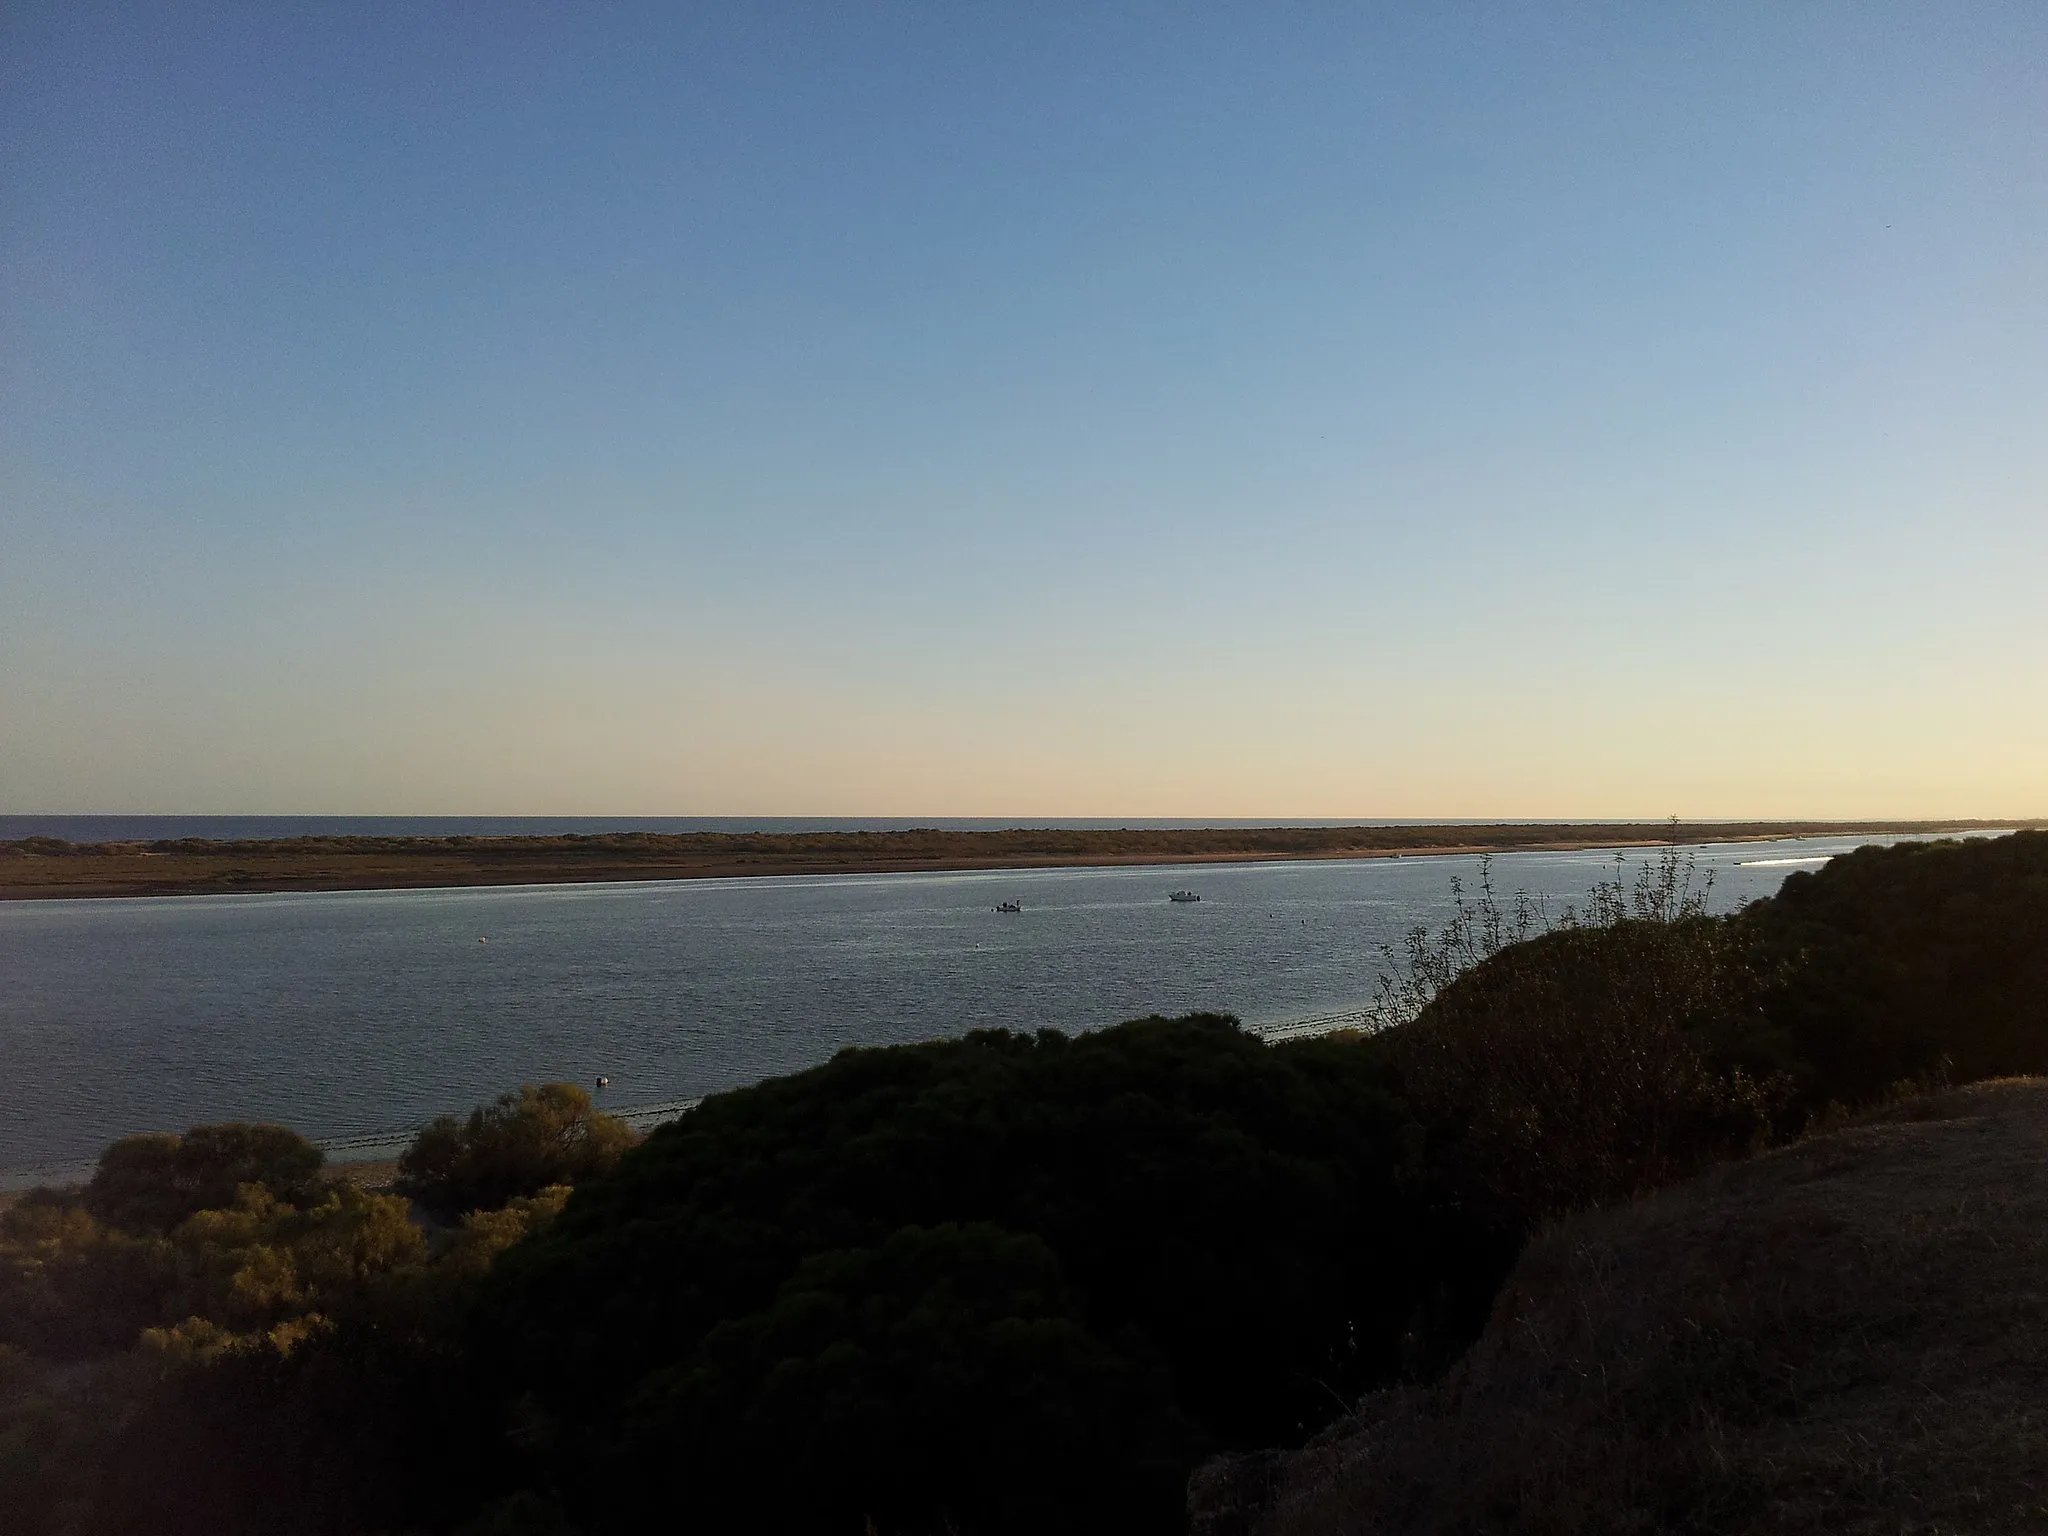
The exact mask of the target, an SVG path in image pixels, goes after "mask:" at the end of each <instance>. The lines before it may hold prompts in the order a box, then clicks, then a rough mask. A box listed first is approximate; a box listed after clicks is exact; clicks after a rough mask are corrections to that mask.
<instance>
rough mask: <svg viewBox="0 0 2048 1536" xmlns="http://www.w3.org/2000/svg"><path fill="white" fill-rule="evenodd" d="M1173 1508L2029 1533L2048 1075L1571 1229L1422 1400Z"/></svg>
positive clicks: (1242, 1470)
mask: <svg viewBox="0 0 2048 1536" xmlns="http://www.w3.org/2000/svg"><path fill="white" fill-rule="evenodd" d="M1191 1505H1192V1507H1193V1510H1194V1513H1195V1520H1194V1526H1193V1529H1194V1531H1195V1532H1196V1536H1235V1533H1238V1532H1258V1533H1260V1536H1307V1533H1315V1536H1330V1533H1338V1532H1346V1533H1349V1532H1368V1531H1370V1532H1388V1533H1393V1532H1400V1533H1419V1532H1452V1531H1459V1532H1466V1531H1469V1532H1482V1531H1484V1532H1517V1533H1520V1532H1529V1533H1534V1532H1545V1533H1549V1532H1557V1533H1564V1532H1578V1531H1585V1532H1620V1531H1629V1532H1652V1531H1682V1532H1794V1531H1798V1532H1809V1531H1837V1532H1848V1531H1854V1532H1872V1533H1875V1532H1879V1531H1882V1532H1886V1533H1899V1532H1907V1531H1912V1532H1928V1533H1933V1532H1992V1531H2048V1080H2043V1079H2028V1080H2020V1081H2008V1082H2001V1083H1989V1084H1982V1085H1979V1086H1976V1087H1972V1088H1968V1089H1962V1090H1957V1091H1954V1092H1950V1093H1946V1094H1942V1095H1937V1096H1935V1097H1932V1098H1928V1099H1919V1100H1914V1101H1911V1102H1909V1103H1906V1104H1903V1105H1900V1106H1898V1107H1897V1108H1895V1109H1893V1110H1892V1111H1889V1112H1888V1113H1886V1114H1885V1115H1883V1116H1881V1117H1875V1118H1872V1119H1868V1120H1864V1121H1862V1122H1859V1123H1858V1124H1856V1125H1855V1126H1853V1127H1851V1128H1848V1129H1844V1130H1841V1131H1837V1132H1834V1133H1832V1134H1829V1135H1825V1136H1820V1137H1816V1138H1813V1139H1811V1140H1809V1141H1806V1142H1803V1143H1801V1144H1799V1145H1797V1146H1793V1147H1789V1148H1786V1149H1784V1150H1781V1151H1778V1152H1774V1153H1771V1154H1769V1155H1767V1156H1764V1157H1760V1158H1756V1159H1754V1160H1752V1161H1749V1162H1745V1163H1739V1164H1733V1165H1730V1166H1727V1167H1724V1168H1720V1169H1716V1170H1714V1171H1713V1172H1711V1173H1710V1174H1708V1175H1706V1176H1704V1177H1702V1178H1700V1179H1697V1180H1695V1181H1693V1182H1691V1183H1689V1184H1685V1185H1681V1186H1678V1187H1676V1188H1674V1189H1672V1190H1669V1191H1666V1192H1665V1193H1663V1194H1661V1195H1659V1196H1656V1197H1654V1198H1652V1199H1649V1200H1646V1201H1643V1202H1640V1203H1638V1204H1636V1205H1632V1206H1628V1207H1623V1208H1619V1209H1616V1210H1612V1211H1605V1212H1598V1213H1594V1214H1592V1215H1589V1216H1586V1217H1582V1218H1579V1219H1576V1220H1574V1221H1573V1222H1570V1223H1568V1224H1566V1225H1565V1226H1564V1227H1562V1228H1561V1229H1559V1230H1557V1231H1555V1232H1553V1233H1551V1234H1550V1235H1548V1236H1547V1237H1545V1238H1543V1239H1541V1240H1539V1241H1538V1242H1537V1243H1535V1244H1534V1245H1532V1247H1531V1248H1530V1251H1529V1252H1528V1253H1527V1254H1526V1255H1525V1256H1524V1258H1523V1261H1522V1263H1521V1264H1520V1265H1519V1267H1518V1268H1517V1269H1516V1271H1515V1273H1514V1275H1513V1277H1512V1278H1511V1279H1510V1281H1509V1283H1508V1286H1507V1288H1506V1289H1505V1290H1504V1291H1503V1293H1502V1295H1501V1298H1500V1300H1499V1302H1498V1304H1497V1306H1496V1309H1495V1312H1494V1316H1493V1320H1492V1322H1491V1323H1490V1324H1489V1326H1488V1329H1487V1332H1486V1335H1485V1337H1484V1338H1483V1339H1482V1340H1481V1341H1480V1343H1479V1344H1478V1345H1477V1346H1476V1347H1475V1348H1474V1350H1473V1351H1472V1353H1471V1354H1470V1355H1469V1356H1468V1357H1467V1359H1466V1361H1465V1362H1464V1363H1463V1364H1462V1365H1461V1366H1460V1367H1459V1368H1458V1369H1457V1370H1456V1371H1455V1372H1453V1374H1452V1375H1451V1377H1450V1378H1448V1379H1447V1380H1446V1381H1445V1382H1444V1383H1443V1384H1442V1385H1441V1386H1439V1387H1437V1388H1435V1389H1432V1390H1427V1391H1423V1390H1404V1391H1400V1392H1393V1393H1386V1394H1382V1395H1380V1396H1378V1397H1375V1398H1372V1399H1369V1400H1368V1401H1367V1403H1366V1404H1365V1405H1364V1406H1363V1408H1362V1410H1361V1412H1360V1413H1359V1415H1358V1416H1357V1418H1356V1419H1355V1420H1354V1421H1352V1422H1351V1423H1349V1424H1348V1425H1346V1426H1343V1427H1342V1428H1340V1429H1339V1430H1338V1431H1334V1432H1332V1434H1330V1435H1328V1436H1326V1437H1325V1441H1324V1443H1323V1444H1321V1445H1319V1446H1316V1447H1312V1448H1311V1449H1309V1450H1307V1451H1303V1452H1300V1453H1298V1454H1295V1455H1293V1456H1291V1457H1270V1458H1247V1459H1243V1460H1240V1461H1237V1462H1234V1463H1222V1464H1215V1465H1212V1466H1210V1467H1208V1468H1205V1469H1203V1471H1202V1472H1201V1473H1199V1474H1197V1476H1196V1479H1195V1483H1194V1487H1193V1489H1192V1491H1191ZM1262 1506H1263V1512H1261V1507H1262Z"/></svg>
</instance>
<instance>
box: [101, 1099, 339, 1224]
mask: <svg viewBox="0 0 2048 1536" xmlns="http://www.w3.org/2000/svg"><path fill="white" fill-rule="evenodd" d="M324 1157H325V1154H324V1153H322V1152H321V1150H320V1149H319V1148H318V1147H316V1146H314V1145H313V1144H312V1143H311V1142H310V1141H308V1140H306V1138H305V1137H303V1136H301V1135H299V1134H298V1133H297V1132H296V1131H290V1130H287V1129H285V1128H284V1127H283V1126H281V1125H240V1124H229V1125H195V1126H193V1127H192V1129H190V1130H189V1131H187V1132H185V1134H184V1135H182V1136H177V1135H169V1134H154V1135H142V1136H124V1137H122V1138H121V1139H120V1140H119V1141H117V1142H115V1143H114V1144H113V1145H112V1146H110V1147H108V1148H107V1149H106V1151H104V1152H102V1153H101V1154H100V1160H99V1166H98V1168H97V1169H96V1170H95V1171H94V1173H93V1177H92V1182H91V1183H90V1184H88V1185H87V1186H86V1190H85V1204H86V1208H87V1209H88V1210H90V1211H91V1212H92V1213H93V1214H94V1215H95V1216H97V1217H98V1218H99V1219H100V1220H101V1221H104V1222H106V1223H108V1224H109V1225H110V1226H116V1227H121V1228H123V1229H125V1230H128V1231H134V1232H168V1231H169V1230H170V1229H171V1228H172V1227H175V1226H176V1225H177V1224H178V1223H179V1222H181V1221H183V1220H184V1219H185V1218H186V1217H188V1216H190V1215H191V1214H192V1213H193V1212H194V1211H203V1210H217V1209H224V1208H225V1207H227V1206H231V1205H233V1204H234V1203H235V1191H236V1190H237V1189H239V1188H240V1187H241V1186H242V1185H244V1184H260V1185H262V1186H263V1187H264V1188H265V1189H267V1190H268V1191H269V1192H270V1193H271V1194H272V1195H273V1196H275V1197H276V1198H277V1199H279V1200H282V1201H284V1202H286V1203H287V1204H293V1205H297V1204H303V1203H304V1202H306V1201H307V1200H309V1199H312V1198H314V1197H315V1188H316V1186H317V1184H318V1182H319V1174H320V1165H321V1163H322V1161H323V1160H324Z"/></svg>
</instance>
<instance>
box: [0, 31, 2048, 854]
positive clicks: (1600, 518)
mask: <svg viewBox="0 0 2048 1536" xmlns="http://www.w3.org/2000/svg"><path fill="white" fill-rule="evenodd" d="M2044 81H2048V7H2042V6H2040V5H2038V4H2034V3H2030V0H2022V3H2014V4H2006V5H1997V4H1968V3H1962V0H1958V3H1953V4H1939V5H1935V4H1915V5H1886V4H1881V3H1859V4H1853V5H1827V4H1800V5H1763V4H1755V5H1749V4H1737V5H1720V4H1716V5H1705V4H1700V5H1675V4H1674V5H1659V6H1641V5H1632V6H1623V5H1612V6H1605V5H1575V4H1549V5H1541V6H1530V5H1520V4H1515V5H1510V4H1498V5H1488V4H1459V3H1449V4H1444V5H1431V6H1414V5H1405V4H1403V5H1393V4H1389V5H1333V4H1308V3H1304V4H1288V5H1278V6H1276V5H1270V4H1267V5H1249V4H1247V5H1242V6H1213V5H1202V4H1195V5H1183V4H1174V5H1167V4H1158V5H1136V4H1114V3H1112V4H1088V5H1079V4H1074V5H1066V4H1050V3H1048V4H1034V5H1030V6H1022V5H1008V6H1004V5H988V6H960V5H936V4H934V5H896V4H891V3H887V0H880V3H871V4H865V5H860V6H844V5H817V6H809V5H797V4H741V5H719V6H712V5H671V4H662V5H646V6H627V5H605V4H593V5H576V6H570V5H558V6H540V5H521V4H512V3H507V4H494V5H490V6H476V5H446V4H434V3H419V4H408V5H403V6H400V5H378V4H372V5H295V6H276V5H259V4H249V5H218V6H213V5H186V4H178V3H175V0H174V3H171V4H150V5H143V4H139V3H136V4H128V5H105V4H94V3H91V0H82V3H81V0H65V3H61V4H60V3H54V0H4V4H0V812H6V813H12V814H25V813H64V812H143V813H146V812H167V813H168V812H186V813H202V812H212V813H237V812H243V813H330V814H348V813H359V814H463V813H474V814H499V815H510V814H531V815H663V814H667V815H910V816H915V815H924V814H929V815H945V816H961V815H994V816H1006V815H1017V816H1020V817H1027V816H1028V817H1045V816H1062V815H1065V816H1119V815H1130V816H1152V817H1171V816H1189V817H1260V816H1273V817H1276V818H1278V817H1310V816H1321V817H1345V816H1358V817H1361V818H1365V817H1430V816H1445V817H1472V816H1501V817H1536V816H1553V817H1578V816H1587V817H1607V816H1646V817H1662V816H1666V815H1672V814H1676V815H1681V816H1685V817H1688V818H1694V817H1714V816H1727V817H1751V816H1759V817H1763V816H1773V817H1775V816H1786V817H1810V816H1819V817H1826V816H1839V817H1875V816H1900V817H1905V816H1915V817H1921V816H1925V817H1941V816H1985V817H2001V816H2013V817H2019V816H2039V815H2043V814H2048V599H2044V597H2043V593H2044V591H2048V89H2044V88H2043V85H2044Z"/></svg>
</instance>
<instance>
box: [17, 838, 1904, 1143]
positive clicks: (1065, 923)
mask: <svg viewBox="0 0 2048 1536" xmlns="http://www.w3.org/2000/svg"><path fill="white" fill-rule="evenodd" d="M1858 841H1868V839H1805V840H1800V841H1796V842H1782V843H1748V844H1741V845H1734V846H1724V847H1717V848H1705V849H1701V850H1699V859H1700V865H1701V868H1702V869H1703V870H1708V869H1710V870H1712V871H1713V873H1714V876H1715V886H1714V904H1715V906H1716V907H1717V908H1720V909H1724V910H1725V909H1729V908H1732V907H1734V906H1738V905H1740V904H1742V903H1744V902H1747V901H1749V900H1752V899H1754V898H1756V897H1758V896H1763V895H1768V894H1769V893H1771V892H1772V891H1774V890H1776V889H1777V887H1778V885H1779V883H1780V882H1781V881H1782V880H1783V879H1784V877H1785V876H1786V875H1787V874H1788V873H1790V872H1791V871H1792V870H1794V869H1797V868H1815V867H1817V866H1818V865H1819V864H1820V863H1821V862H1823V861H1824V860H1825V858H1826V857H1827V856H1829V855H1830V854H1833V853H1837V852H1842V851H1846V850H1847V849H1849V848H1850V847H1853V846H1855V844H1856V843H1857V842H1858ZM1611 862H1612V855H1610V854H1599V853H1527V854H1509V855H1504V856H1502V857H1500V858H1498V859H1497V860H1496V861H1495V874H1496V883H1497V885H1499V886H1500V887H1501V888H1502V889H1503V890H1506V891H1512V890H1514V889H1516V888H1525V889H1527V890H1529V891H1530V892H1532V893H1535V894H1538V895H1541V896H1545V897H1548V898H1550V899H1552V900H1553V901H1557V900H1568V899H1572V898H1575V897H1578V896H1580V895H1582V894H1583V893H1584V891H1585V890H1586V889H1587V887H1588V886H1589V885H1591V884H1592V882H1593V881H1594V880H1596V879H1598V878H1599V877H1600V876H1601V875H1602V874H1603V873H1605V872H1606V871H1607V870H1608V869H1609V868H1610V867H1611ZM1476 863H1477V861H1476V860H1473V859H1464V858H1409V859H1400V860H1379V859H1374V860H1355V861H1335V862H1303V863H1284V864H1252V865H1217V866H1192V865H1183V866H1178V867H1172V868H1164V869H1160V868H1152V869H1129V868H1122V869H1072V870H1034V871H1026V872H1014V871H1012V872H993V873H976V874H947V875H878V876H835V877H828V878H790V877H785V878H754V879H743V880H706V881H673V882H646V883H634V884H620V885H575V886H522V887H512V888H504V887H499V888H495V889H473V890H456V891H358V892H342V893H332V894H286V895H265V896H193V897H167V898H154V899H130V900H118V901H47V902H9V903H5V904H0V1170H7V1171H9V1172H11V1173H12V1174H13V1175H15V1177H14V1178H13V1180H11V1182H16V1183H18V1182H20V1181H21V1177H22V1176H23V1175H24V1173H25V1172H26V1171H28V1170H32V1169H38V1168H40V1169H44V1170H46V1171H52V1170H54V1171H68V1170H69V1165H73V1164H75V1163H77V1162H78V1161H79V1160H81V1159H84V1160H89V1159H90V1158H91V1157H93V1156H94V1155H95V1154H96V1153H97V1152H98V1150H99V1148H100V1147H101V1146H102V1145H104V1144H105V1143H106V1142H107V1141H108V1140H109V1139H110V1138H112V1137H114V1136H118V1135H121V1134H123V1133H126V1132H130V1131H136V1130H149V1129H170V1128H177V1127H182V1126H184V1125H188V1124H192V1123H196V1122H200V1121H208V1120H224V1119H266V1120H277V1121H282V1122H284V1123H286V1124H289V1125H292V1126H294V1127H296V1128H297V1129H299V1130H301V1131H303V1132H304V1133H305V1134H307V1135H309V1136H313V1137H315V1138H319V1139H326V1140H338V1139H342V1138H360V1137H365V1136H368V1135H372V1134H375V1133H390V1132H395V1131H399V1130H402V1129H403V1128H405V1127H409V1126H414V1125H417V1124H419V1123H420V1122H422V1121H423V1120H425V1119H428V1118H430V1117H431V1116H433V1115H434V1114H437V1113H439V1112H442V1111H444V1110H449V1109H457V1108H466V1107H467V1106H469V1105H471V1104H473V1103H476V1102H478V1101H479V1100H481V1099H484V1098H487V1097H489V1096H491V1095H493V1094H495V1093H498V1092H501V1091H503V1090H504V1089H505V1088H507V1087H511V1086H514V1085H517V1084H518V1083H520V1082H522V1081H543V1080H550V1079H571V1080H576V1081H581V1082H584V1083H591V1082H594V1080H595V1079H596V1077H597V1076H598V1075H599V1074H600V1073H602V1074H606V1075H608V1076H609V1077H610V1078H611V1083H612V1086H611V1087H610V1088H609V1089H608V1090H607V1091H606V1092H605V1094H604V1095H603V1098H604V1101H605V1102H606V1104H607V1105H608V1106H609V1107H612V1108H618V1109H628V1108H632V1107H635V1106H649V1105H655V1104H661V1103H668V1102H672V1101H674V1100H677V1099H683V1098H689V1097H694V1096H697V1095H701V1094H704V1093H709V1092H713V1091H716V1090H718V1089H722V1088H730V1087H734V1086H737V1085H740V1084H743V1083H749V1082H753V1081H755V1080H757V1079H759V1078H762V1077H766V1076H771V1075H774V1074H777V1073H782V1072H789V1071H794V1070H797V1069H799V1068H803V1067H808V1066H812V1065H815V1064H817V1063H818V1062H821V1061H824V1060H825V1059H826V1058H828V1057H829V1056H831V1055H832V1053H833V1052H835V1051H837V1050H839V1049H841V1048H842V1047H844V1046H849V1045H881V1044H890V1043H894V1042H899V1041H909V1040H923V1039H930V1038H932V1037H935V1036H940V1035H951V1034H958V1033H960V1032H961V1031H963V1030H968V1029H973V1028H977V1027H981V1026H987V1025H1004V1026H1009V1027H1014V1028H1031V1029H1035V1028H1040V1027H1047V1026H1050V1027H1053V1028H1058V1029H1063V1030H1068V1031H1074V1030H1082V1029H1091V1028H1096V1027H1099V1026H1102V1025H1105V1024H1111V1023H1114V1022H1116V1021H1117V1020H1119V1019H1124V1018H1130V1017H1133V1016H1135V1015H1140V1014H1146V1013H1152V1012H1163V1013H1171V1012H1181V1011H1185V1010H1188V1009H1197V1008H1203V1009H1217V1010H1223V1011H1227V1012H1232V1013H1236V1014H1238V1015H1239V1016H1240V1017H1242V1018H1243V1019H1244V1020H1245V1021H1246V1022H1247V1023H1250V1024H1253V1025H1256V1026H1269V1025H1283V1024H1286V1023H1289V1022H1292V1021H1296V1020H1300V1019H1304V1018H1309V1017H1313V1016H1318V1015H1325V1014H1333V1013H1341V1012H1344V1011H1346V1010H1349V1009H1354V1008H1356V1007H1358V1006H1359V1005H1361V1004H1363V1003H1365V1002H1366V1001H1368V1000H1369V999H1370V998H1371V996H1372V993H1373V987H1374V981H1375V978H1376V977H1377V976H1378V974H1379V970H1380V946H1381V944H1383V943H1387V942H1392V941H1395V940H1397V939H1398V937H1399V935H1400V934H1401V933H1402V932H1404V931H1405V930H1407V929H1408V928H1410V927H1411V926H1413V925H1415V924H1417V923H1432V922H1435V921H1437V920H1438V919H1440V918H1441V917H1442V915H1443V913H1444V911H1445V909H1446V907H1447V904H1448V894H1449V881H1450V877H1451V876H1452V875H1454V874H1460V875H1463V876H1464V877H1465V878H1466V879H1467V880H1468V881H1469V880H1470V879H1471V877H1472V875H1473V873H1474V870H1475V867H1476ZM1182 886H1186V887H1190V888H1192V889H1194V890H1196V891H1198V892H1199V893H1200V894H1201V896H1202V900H1201V901H1200V902H1199V903H1197V904H1191V905H1172V904H1170V903H1168V902H1167V900H1166V895H1167V892H1169V891H1171V890H1174V889H1176V888H1179V887H1182ZM1006 900H1014V901H1018V902H1021V903H1022V904H1023V907H1024V911H1023V912H1022V913H1021V914H1016V915H1008V914H998V913H996V912H994V911H992V910H991V908H993V907H994V906H995V904H996V903H998V902H1000V901H1006ZM480 939H481V940H484V941H485V942H481V943H480V942H479V940H480Z"/></svg>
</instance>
